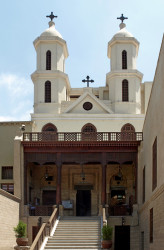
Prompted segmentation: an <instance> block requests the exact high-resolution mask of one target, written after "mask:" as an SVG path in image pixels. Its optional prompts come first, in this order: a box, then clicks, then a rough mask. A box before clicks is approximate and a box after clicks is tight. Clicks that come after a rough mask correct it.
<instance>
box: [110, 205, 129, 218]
mask: <svg viewBox="0 0 164 250" xmlns="http://www.w3.org/2000/svg"><path fill="white" fill-rule="evenodd" d="M132 212H133V207H132V206H129V205H127V204H122V205H116V206H113V207H109V216H126V215H132Z"/></svg>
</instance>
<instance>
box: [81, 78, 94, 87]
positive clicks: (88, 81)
mask: <svg viewBox="0 0 164 250" xmlns="http://www.w3.org/2000/svg"><path fill="white" fill-rule="evenodd" d="M86 79H87V80H85V79H84V80H82V82H87V87H89V83H90V82H94V80H89V79H90V77H89V76H87V77H86Z"/></svg>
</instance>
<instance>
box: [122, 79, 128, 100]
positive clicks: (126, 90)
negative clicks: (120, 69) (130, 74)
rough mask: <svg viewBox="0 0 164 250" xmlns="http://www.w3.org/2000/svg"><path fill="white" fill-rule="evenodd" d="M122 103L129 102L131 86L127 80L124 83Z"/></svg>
mask: <svg viewBox="0 0 164 250" xmlns="http://www.w3.org/2000/svg"><path fill="white" fill-rule="evenodd" d="M122 101H123V102H128V101H129V84H128V81H127V80H126V79H125V80H123V81H122Z"/></svg>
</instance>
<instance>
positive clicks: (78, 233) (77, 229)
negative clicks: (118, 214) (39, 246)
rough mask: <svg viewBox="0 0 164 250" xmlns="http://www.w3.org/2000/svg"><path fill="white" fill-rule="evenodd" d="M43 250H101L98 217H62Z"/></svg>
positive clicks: (99, 221)
mask: <svg viewBox="0 0 164 250" xmlns="http://www.w3.org/2000/svg"><path fill="white" fill-rule="evenodd" d="M44 249H45V250H46V249H47V250H48V249H70V250H71V249H72V250H73V249H74V250H75V249H76V250H77V249H85V250H87V249H88V250H89V249H92V250H99V249H101V220H100V217H96V216H90V217H72V216H69V217H62V218H61V219H60V221H59V223H58V226H57V228H56V231H55V233H54V235H53V236H51V237H49V238H48V241H47V244H46V246H45V248H44Z"/></svg>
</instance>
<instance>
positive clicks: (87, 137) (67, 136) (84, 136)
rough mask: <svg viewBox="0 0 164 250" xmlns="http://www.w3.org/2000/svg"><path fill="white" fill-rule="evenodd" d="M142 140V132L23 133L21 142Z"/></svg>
mask: <svg viewBox="0 0 164 250" xmlns="http://www.w3.org/2000/svg"><path fill="white" fill-rule="evenodd" d="M142 140H143V134H142V132H129V133H128V132H97V133H92V132H88V133H87V132H86V133H80V132H79V133H78V132H69V133H56V132H39V133H38V132H36V133H23V142H80V141H81V142H89V141H90V142H91V141H92V142H93V141H94V142H96V141H97V142H121V141H122V142H125V141H126V142H140V141H142Z"/></svg>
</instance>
